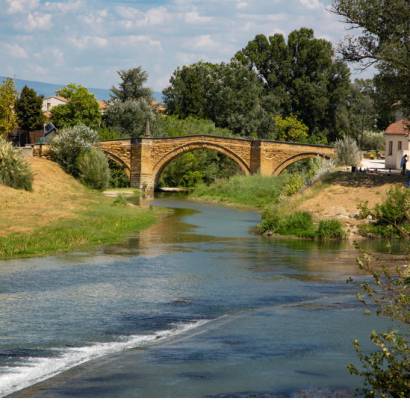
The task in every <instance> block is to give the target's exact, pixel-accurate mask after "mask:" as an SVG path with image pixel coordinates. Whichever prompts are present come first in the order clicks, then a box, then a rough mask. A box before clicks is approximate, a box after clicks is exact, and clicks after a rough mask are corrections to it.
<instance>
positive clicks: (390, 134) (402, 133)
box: [384, 120, 410, 169]
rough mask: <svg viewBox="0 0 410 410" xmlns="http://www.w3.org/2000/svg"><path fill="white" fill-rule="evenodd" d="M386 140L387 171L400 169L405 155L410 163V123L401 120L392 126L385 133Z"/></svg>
mask: <svg viewBox="0 0 410 410" xmlns="http://www.w3.org/2000/svg"><path fill="white" fill-rule="evenodd" d="M384 139H385V144H386V145H385V147H386V155H385V156H386V168H387V169H400V161H401V159H402V157H403V155H405V154H407V155H408V156H409V161H410V121H407V120H399V121H396V122H394V123H393V124H390V125H389V126H388V127H387V129H386V131H385V132H384ZM409 164H410V162H409Z"/></svg>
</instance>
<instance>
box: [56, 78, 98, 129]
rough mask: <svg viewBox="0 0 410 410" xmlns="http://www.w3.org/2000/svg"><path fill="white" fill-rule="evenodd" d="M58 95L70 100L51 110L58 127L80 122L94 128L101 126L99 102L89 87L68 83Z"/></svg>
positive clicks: (71, 125) (70, 125)
mask: <svg viewBox="0 0 410 410" xmlns="http://www.w3.org/2000/svg"><path fill="white" fill-rule="evenodd" d="M58 95H59V96H60V97H64V98H65V99H67V100H68V102H67V103H66V104H62V105H57V106H56V107H54V108H53V109H52V110H51V115H52V117H51V118H52V121H53V123H54V124H55V126H56V127H57V128H67V127H73V126H75V125H80V124H83V125H86V126H88V127H90V128H94V129H97V128H98V127H99V126H100V123H101V114H100V109H99V106H98V102H97V100H96V98H95V96H94V95H93V94H91V93H90V92H89V91H88V90H87V88H85V87H83V86H82V85H78V84H68V85H67V86H66V87H64V88H62V89H61V90H59V91H58Z"/></svg>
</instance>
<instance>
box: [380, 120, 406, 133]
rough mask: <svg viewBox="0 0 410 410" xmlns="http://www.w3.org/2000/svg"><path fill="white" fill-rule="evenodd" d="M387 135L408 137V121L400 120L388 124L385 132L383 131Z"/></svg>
mask: <svg viewBox="0 0 410 410" xmlns="http://www.w3.org/2000/svg"><path fill="white" fill-rule="evenodd" d="M384 133H385V134H387V135H409V134H410V121H408V120H400V121H396V122H394V123H393V124H390V125H389V126H388V127H387V128H386V131H384Z"/></svg>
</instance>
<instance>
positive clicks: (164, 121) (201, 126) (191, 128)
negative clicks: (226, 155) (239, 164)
mask: <svg viewBox="0 0 410 410" xmlns="http://www.w3.org/2000/svg"><path fill="white" fill-rule="evenodd" d="M156 135H157V136H166V137H181V136H184V135H216V136H219V137H233V136H236V134H234V133H233V132H232V131H231V130H229V129H227V128H218V127H216V126H215V123H214V122H212V121H211V120H207V119H201V118H197V117H192V116H191V117H186V118H183V119H182V118H178V117H177V116H176V115H162V116H160V117H159V118H158V120H157V131H156Z"/></svg>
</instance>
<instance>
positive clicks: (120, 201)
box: [112, 194, 129, 206]
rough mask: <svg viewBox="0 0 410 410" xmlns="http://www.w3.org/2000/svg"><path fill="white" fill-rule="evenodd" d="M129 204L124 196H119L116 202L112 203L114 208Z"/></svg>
mask: <svg viewBox="0 0 410 410" xmlns="http://www.w3.org/2000/svg"><path fill="white" fill-rule="evenodd" d="M128 204H129V202H128V201H127V198H126V197H125V196H124V195H122V194H120V195H117V196H116V197H115V199H114V201H112V205H113V206H127V205H128Z"/></svg>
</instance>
